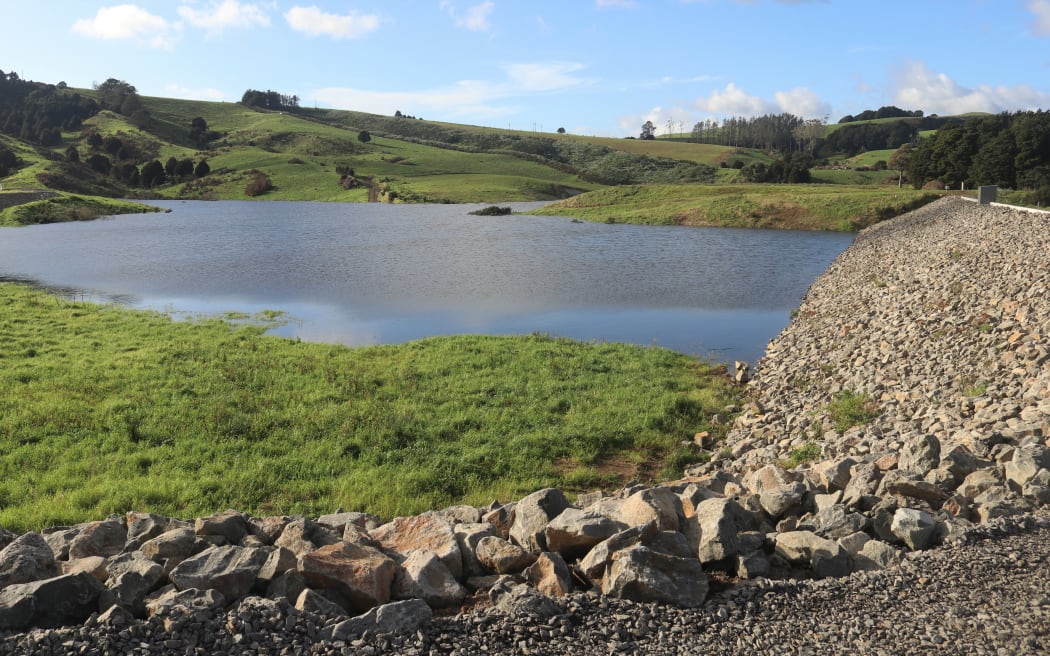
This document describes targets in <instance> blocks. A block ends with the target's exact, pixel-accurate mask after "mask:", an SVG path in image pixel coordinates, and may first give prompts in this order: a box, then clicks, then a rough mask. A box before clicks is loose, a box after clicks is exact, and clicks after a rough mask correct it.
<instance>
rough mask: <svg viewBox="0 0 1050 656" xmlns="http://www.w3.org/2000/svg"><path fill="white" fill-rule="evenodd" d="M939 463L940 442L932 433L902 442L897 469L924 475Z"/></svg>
mask: <svg viewBox="0 0 1050 656" xmlns="http://www.w3.org/2000/svg"><path fill="white" fill-rule="evenodd" d="M940 463H941V442H940V440H938V439H937V438H936V437H935V436H933V435H923V436H921V437H917V438H915V439H912V440H909V441H907V442H905V443H904V448H902V449H901V453H900V460H898V461H897V469H899V470H901V471H906V472H910V473H912V474H917V475H918V476H920V477H922V476H925V475H926V474H927V473H928V472H929V471H930V470H931V469H935V468H936V467H937V466H938V465H939V464H940Z"/></svg>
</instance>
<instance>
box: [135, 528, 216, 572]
mask: <svg viewBox="0 0 1050 656" xmlns="http://www.w3.org/2000/svg"><path fill="white" fill-rule="evenodd" d="M204 549H205V545H204V544H203V543H202V542H201V541H200V540H199V538H198V537H197V534H196V533H194V532H193V529H189V528H176V529H172V530H170V531H165V532H164V533H161V534H160V535H158V536H157V537H155V538H151V539H149V540H146V541H145V542H143V543H142V546H141V547H139V551H141V552H142V553H143V555H145V556H146V557H147V558H151V559H153V560H156V561H157V562H163V561H167V560H172V561H175V563H176V564H178V563H180V562H182V561H183V560H185V559H187V558H189V557H190V556H192V555H193V554H195V553H199V552H200V551H203V550H204Z"/></svg>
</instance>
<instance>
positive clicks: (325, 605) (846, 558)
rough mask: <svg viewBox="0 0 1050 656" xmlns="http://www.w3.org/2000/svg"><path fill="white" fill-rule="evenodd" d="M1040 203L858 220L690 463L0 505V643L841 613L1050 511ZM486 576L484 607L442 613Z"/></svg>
mask: <svg viewBox="0 0 1050 656" xmlns="http://www.w3.org/2000/svg"><path fill="white" fill-rule="evenodd" d="M1045 220H1046V219H1045V218H1042V217H1039V218H1035V217H1032V216H1028V215H1026V214H1025V213H1023V212H1017V211H1011V210H1006V209H1002V208H996V207H987V206H977V205H971V204H967V203H966V201H963V200H959V199H945V200H942V201H939V202H938V203H936V204H934V205H932V206H928V207H926V208H924V209H922V210H919V211H917V212H913V213H912V214H910V215H908V216H906V217H902V218H900V219H896V220H894V221H890V222H886V223H884V224H880V225H877V226H875V227H873V228H870V229H868V230H866V231H865V232H863V233H861V235H860V236H859V238H858V240H857V242H856V244H854V245H853V246H852V247H851V248H850V249H847V251H846V252H845V253H843V255H842V256H840V257H839V258H838V259H837V260H836V261H835V262H834V263H833V264H832V266H831V267H830V268H829V270H828V272H827V273H826V274H825V275H824V276H822V277H821V278H820V279H819V280H818V281H817V282H816V283H815V284H814V285H813V287H812V288H811V290H810V292H809V294H808V295H807V297H806V299H805V300H804V301H803V303H802V305H801V307H800V308H799V312H798V316H797V317H796V318H795V320H794V321H793V322H792V324H791V326H789V327H788V328H787V329H786V330H785V331H784V332H783V333H782V334H781V335H780V336H779V337H778V338H777V339H776V340H774V342H772V343H771V344H770V347H769V349H768V351H767V355H766V357H765V358H764V359H763V360H762V361H761V362H760V363H759V365H758V367H757V368H756V372H755V375H754V377H753V380H752V382H751V383H750V384H749V385H750V400H749V402H748V405H747V407H746V408H745V409H744V411H743V412H742V413H741V414H740V416H739V418H738V419H737V420H736V423H735V425H734V428H733V430H732V431H731V433H730V436H729V438H728V442H727V445H726V447H725V449H724V450H723V451H721V452H719V454H718V457H716V458H714V459H713V460H712V461H711V462H709V463H707V464H705V465H702V466H698V467H696V468H694V469H693V470H692V471H689V472H687V476H686V477H685V478H683V479H682V480H679V481H674V482H670V483H665V484H662V485H656V486H648V485H640V484H631V485H628V486H627V487H625V488H623V489H621V490H619V491H617V492H615V493H612V494H602V493H600V492H596V493H592V494H584V495H580V496H579V497H578V498H577V500H576V502H575V503H571V502H570V500H569V499H568V498H567V497H566V496H565V495H564V494H563V493H562V492H561V491H559V490H556V489H546V490H540V491H537V492H535V493H533V494H530V495H528V496H526V497H524V498H522V499H520V500H518V501H516V502H511V503H506V504H500V503H493V504H492V505H491V506H489V507H486V508H475V507H470V506H456V507H452V508H446V509H443V510H438V511H433V512H428V513H424V514H422V515H418V516H414V517H400V518H396V519H394V520H392V521H389V522H386V523H382V522H380V520H379V519H378V518H377V517H374V516H371V515H367V514H361V513H343V512H339V513H336V514H332V515H326V516H322V517H318V518H304V517H250V516H248V515H246V514H244V513H241V512H237V511H233V510H229V511H226V512H223V513H219V514H216V515H213V516H210V517H202V518H198V519H196V520H192V521H185V520H180V519H174V518H169V517H161V516H157V515H152V514H148V513H140V512H132V513H128V514H127V515H126V516H113V517H110V518H107V519H105V520H102V521H98V522H92V523H88V524H83V525H79V526H74V527H63V528H56V529H49V530H46V531H44V532H43V533H27V534H25V535H21V536H16V535H13V534H10V533H8V532H3V531H0V547H3V548H2V551H0V653H8V652H11V653H89V652H91V650H96V651H97V652H98V653H104V652H105V651H106V650H109V651H110V652H111V653H128V652H130V651H134V650H135V649H139V648H141V649H147V648H152V649H154V651H170V652H171V653H212V652H215V651H253V652H257V653H263V651H264V650H268V652H267V653H307V652H314V653H335V652H338V651H340V650H344V649H345V650H346V651H349V652H354V653H380V652H385V651H394V652H398V651H404V652H406V653H426V652H427V651H437V652H454V651H456V650H457V649H465V650H466V651H464V652H462V653H468V652H469V651H470V649H468V647H467V646H462V647H461V645H460V644H459V642H457V641H466V642H465V643H463V645H467V643H469V644H470V645H474V646H475V647H477V648H478V649H479V650H480V649H481V648H482V646H485V648H486V649H489V646H490V645H491V646H492V648H500V649H509V650H511V651H516V652H519V653H549V651H550V650H549V649H548V647H549V646H550V645H553V644H561V642H559V641H563V640H568V639H569V637H570V636H572V635H576V636H581V635H587V636H592V635H593V636H598V637H597V638H595V640H597V642H594V643H593V644H592V643H590V642H588V643H587V644H588V647H587V649H588V652H587V653H609V652H610V651H613V652H615V651H626V650H632V649H638V648H639V646H640V645H641V644H648V645H650V646H652V647H653V650H654V651H656V652H659V653H677V652H682V651H683V650H684V651H686V652H688V650H687V649H684V646H683V645H682V644H681V643H679V642H678V639H679V637H682V636H684V635H690V636H691V637H692V638H691V639H693V640H696V644H697V645H700V644H709V645H710V644H718V643H717V642H716V643H711V642H710V640H709V638H710V635H707V636H706V637H704V635H706V633H705V632H710V633H714V634H716V635H721V634H722V633H726V631H727V630H729V627H730V626H731V627H732V630H730V631H729V633H727V634H726V636H725V637H726V639H735V640H736V643H735V644H736V645H737V647H738V648H739V649H738V651H744V652H745V653H746V652H747V651H748V650H751V649H762V650H768V649H771V648H774V647H776V645H778V644H782V645H789V646H790V645H794V647H796V648H797V647H798V646H799V645H803V646H805V645H810V644H811V643H808V642H805V641H804V640H803V641H802V642H790V641H787V642H780V643H778V642H777V641H772V642H770V641H767V640H765V639H764V637H763V636H756V635H755V633H754V631H752V630H749V629H748V628H747V627H746V626H738V625H737V624H734V622H737V620H740V621H745V620H747V619H748V618H751V619H753V620H756V621H764V620H762V618H763V617H764V616H765V615H764V614H765V613H767V607H768V608H769V609H773V610H770V611H769V612H770V613H772V614H773V615H775V614H776V612H777V611H776V610H775V609H777V608H781V607H787V606H786V605H785V604H784V603H782V602H779V601H777V600H776V594H778V593H783V592H785V591H786V592H787V593H788V594H793V592H792V591H798V590H802V589H806V590H815V591H816V592H814V593H813V594H815V595H816V596H817V597H819V598H820V599H822V600H824V601H821V602H820V603H822V604H823V603H825V601H826V600H827V599H830V600H832V601H830V602H828V604H827V605H826V608H825V610H824V611H822V612H828V613H832V614H834V612H835V611H836V607H835V603H834V600H835V599H838V598H841V599H846V598H849V599H854V598H855V599H856V600H857V603H858V604H861V603H864V601H865V600H868V601H869V603H875V602H874V601H873V600H874V599H876V596H875V593H873V592H870V591H869V592H863V593H852V596H851V594H850V593H847V592H846V591H845V590H846V588H845V587H841V588H837V587H835V586H859V588H860V589H865V590H867V588H865V586H874V588H873V589H875V590H879V589H881V590H882V591H883V592H885V588H884V587H883V588H880V587H879V586H884V585H885V584H886V581H887V579H886V578H885V577H891V579H892V581H897V579H901V580H904V579H903V578H902V577H904V576H905V575H904V574H893V572H904V573H905V574H908V573H910V574H908V576H911V579H909V580H912V579H914V580H917V581H919V582H920V583H918V584H914V585H920V586H922V585H926V583H925V582H924V581H926V582H928V580H929V579H928V577H924V576H923V574H922V570H921V567H920V566H919V565H917V563H919V564H921V563H923V562H925V561H924V560H923V558H924V556H923V555H922V553H923V550H926V549H929V548H930V547H933V546H937V545H941V544H945V543H947V544H950V545H966V544H969V543H971V542H973V541H974V540H975V539H976V538H975V536H978V537H981V536H983V535H984V533H982V530H983V529H982V528H981V527H982V526H986V527H987V526H1000V525H1001V526H1013V527H1020V528H1021V529H1023V530H1022V531H1021V532H1022V533H1024V532H1025V531H1028V532H1029V533H1032V532H1038V533H1039V534H1040V535H1042V534H1050V522H1047V521H1046V520H1045V519H1039V520H1035V519H1033V517H1032V516H1031V515H1030V514H1028V513H1031V512H1033V511H1036V512H1040V511H1038V510H1037V509H1038V508H1039V507H1041V506H1043V505H1046V504H1047V503H1048V502H1050V443H1048V441H1047V437H1048V435H1050V348H1048V342H1047V340H1046V335H1047V333H1048V332H1050V293H1048V292H1050V290H1048V289H1047V287H1048V285H1050V266H1048V264H1050V248H1048V247H1047V245H1046V244H1047V240H1046V238H1045V235H1046V226H1045V223H1044V222H1045ZM1004 522H1006V523H1005V524H1004ZM1010 522H1013V523H1012V524H1011V523H1010ZM1002 532H1003V533H1005V534H1011V533H1012V532H1016V531H1011V530H1005V529H1004V530H1003V531H1002ZM985 533H988V531H985ZM988 534H989V535H994V534H995V531H991V532H990V533H988ZM1033 534H1034V533H1033ZM993 542H994V541H993ZM1010 553H1013V552H1010ZM1046 556H1047V554H1046V550H1045V549H1044V550H1043V551H1042V552H1041V553H1034V552H1033V553H1032V554H1030V555H1029V557H1028V558H1027V559H1025V558H1021V557H1020V556H1018V557H1016V558H1015V557H1013V556H1011V558H1013V560H1014V562H1016V563H1020V564H1019V565H1018V568H1019V569H1024V568H1033V567H1041V568H1042V569H1043V570H1045V569H1046V567H1045V563H1046V561H1047V557H1046ZM935 560H936V559H932V560H930V562H934V561H935ZM1029 560H1031V562H1029ZM953 565H954V564H953ZM997 565H998V563H997ZM1021 565H1023V567H1021ZM982 567H983V566H982ZM950 569H951V568H945V571H949V570H950ZM961 569H962V570H966V568H965V567H962V568H961ZM912 575H913V576H912ZM880 577H882V578H880ZM894 577H895V578H894ZM810 578H812V579H818V580H820V581H821V583H820V584H809V583H798V581H799V580H800V579H810ZM775 579H790V580H791V581H795V582H794V583H791V584H774V583H771V580H775ZM749 580H753V581H754V582H753V583H751V584H746V583H741V584H739V585H735V586H732V587H730V588H729V590H728V591H727V592H723V591H721V590H722V588H724V587H725V586H726V582H727V581H742V582H746V581H749ZM1004 580H1005V579H1004ZM1016 580H1017V585H1018V586H1021V585H1022V584H1023V580H1022V579H1021V578H1017V579H1016ZM825 582H826V583H825ZM807 585H813V586H815V587H812V588H805V586H807ZM892 585H893V586H896V585H897V584H896V583H893V584H892ZM909 585H913V584H909ZM822 586H823V587H822ZM892 589H893V590H896V589H898V588H897V587H893V588H892ZM1018 591H1020V587H1019V588H1018ZM1044 592H1045V591H1044ZM807 594H809V593H808V592H807ZM901 594H902V595H903V594H904V593H903V592H902V593H901ZM727 595H728V596H727ZM771 595H772V596H771ZM821 595H824V596H821ZM1021 596H1023V595H1021V594H1020V592H1018V595H1017V598H1018V599H1019V598H1020V597H1021ZM1036 597H1038V595H1036ZM1036 597H1033V599H1034V600H1035V601H1033V604H1035V605H1034V606H1032V617H1031V618H1029V619H1030V620H1031V621H1032V622H1034V624H1035V625H1036V626H1038V627H1040V628H1039V629H1038V630H1039V631H1044V628H1045V627H1046V626H1047V625H1050V613H1048V612H1044V611H1043V609H1044V607H1045V608H1046V609H1047V610H1048V611H1050V597H1047V596H1046V595H1045V594H1043V596H1042V597H1038V599H1036ZM877 598H878V599H881V601H879V602H878V603H879V604H880V609H885V608H886V607H887V605H889V606H892V604H893V602H894V599H890V598H888V597H887V598H886V599H883V598H882V597H877ZM901 598H903V597H901ZM1010 599H1011V600H1014V599H1015V598H1014V597H1011V598H1010ZM479 602H483V603H482V604H481V605H482V606H488V605H491V606H492V608H490V609H486V610H480V611H477V612H474V613H468V614H462V615H457V616H456V617H455V618H451V619H444V618H443V617H442V616H447V615H449V613H452V612H454V611H455V610H456V609H462V608H464V607H469V606H473V605H477V604H478V603H479ZM1010 603H1015V601H1011V602H1010ZM1016 603H1026V602H1016ZM671 609H678V610H671ZM435 611H436V612H437V614H438V616H439V617H436V618H435V616H434V614H435ZM952 612H954V611H952ZM683 613H685V614H683ZM688 613H692V615H689V614H688ZM959 617H960V619H959V622H961V625H967V626H969V624H967V622H968V621H967V620H966V616H965V615H962V616H959ZM500 618H515V619H514V621H512V622H508V621H507V620H506V619H500ZM690 618H692V619H690ZM854 619H855V621H856V622H859V621H864V620H862V618H854ZM721 621H725V622H729V623H730V624H727V625H726V627H724V628H722V629H721V630H719V629H717V627H716V626H714V625H716V624H717V623H718V622H721ZM705 622H706V624H705ZM854 624H855V622H854ZM854 624H850V626H854ZM62 626H70V627H71V628H66V629H56V628H55V627H62ZM843 626H846V623H844V624H843ZM34 627H35V628H34ZM216 627H219V628H216ZM522 627H529V628H528V630H527V631H525V630H523V629H522ZM698 627H699V628H698ZM705 627H707V628H705ZM854 628H856V627H854ZM869 628H870V627H869ZM479 631H482V632H485V631H490V632H492V633H491V635H486V637H484V638H479V637H478V635H477V633H478V632H479ZM392 633H393V634H397V636H400V637H397V636H390V635H389V634H392ZM788 633H790V631H787V632H786V633H785V634H784V635H785V636H786V635H787V634H788ZM855 633H856V634H857V635H862V634H864V631H862V630H861V629H860V628H856V631H855ZM701 634H704V635H701ZM851 635H853V634H851ZM997 635H998V634H997ZM384 636H386V637H384ZM999 637H1002V636H999ZM1008 637H1012V636H1008ZM1022 637H1023V638H1024V639H1025V640H1027V641H1029V642H1031V641H1033V640H1034V642H1033V643H1032V645H1034V647H1040V646H1045V643H1044V642H1042V641H1043V640H1045V638H1046V633H1045V632H1043V633H1040V634H1039V635H1038V636H1035V637H1033V636H1032V635H1030V634H1027V635H1024V636H1022ZM587 640H590V638H587ZM858 640H860V638H858ZM924 640H926V639H925V638H924ZM938 640H941V642H938ZM862 642H863V641H861V642H856V641H855V642H854V643H851V644H853V645H854V646H855V647H857V648H862V647H864V645H863V644H861V643H862ZM767 643H768V644H767ZM565 644H566V645H568V644H569V643H565ZM829 644H837V646H838V647H839V648H841V647H843V646H844V645H845V644H846V643H841V644H838V643H836V642H835V641H834V639H832V640H831V642H830V643H829ZM942 644H943V640H942V639H941V637H940V636H939V635H932V634H931V635H930V636H928V641H927V642H922V641H920V642H918V643H916V648H917V649H918V648H922V649H923V650H932V649H934V648H938V646H939V645H942ZM721 646H722V647H725V646H726V645H725V643H722V644H721ZM1030 646H1031V645H1030ZM471 648H472V647H471ZM554 651H559V652H565V651H567V648H566V647H565V646H563V647H559V648H557V649H555V650H554ZM1036 651H1037V650H1036ZM696 653H703V650H700V651H697V652H696ZM785 653H791V649H788V651H786V652H785ZM993 653H994V652H993ZM1031 653H1035V651H1031Z"/></svg>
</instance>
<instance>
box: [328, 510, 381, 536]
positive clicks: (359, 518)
mask: <svg viewBox="0 0 1050 656" xmlns="http://www.w3.org/2000/svg"><path fill="white" fill-rule="evenodd" d="M317 523H318V524H322V525H324V526H327V527H328V528H330V529H332V530H333V531H335V532H336V533H342V532H343V531H345V530H346V526H347V524H353V525H354V526H356V527H357V528H359V529H361V530H362V531H370V530H372V529H374V528H378V527H379V518H378V517H376V516H375V515H371V514H369V513H362V512H338V513H331V514H328V515H321V516H320V517H318V518H317Z"/></svg>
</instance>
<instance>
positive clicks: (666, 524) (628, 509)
mask: <svg viewBox="0 0 1050 656" xmlns="http://www.w3.org/2000/svg"><path fill="white" fill-rule="evenodd" d="M614 518H615V519H616V520H618V521H619V523H620V524H622V525H623V527H628V526H641V525H643V524H648V523H649V522H656V525H657V526H658V527H659V528H660V530H661V531H677V530H678V529H679V527H680V526H681V523H682V520H683V511H682V500H681V498H679V497H678V495H677V494H675V493H674V492H673V491H672V490H670V489H668V488H666V487H654V488H648V489H645V490H639V491H638V492H635V493H634V494H632V495H630V496H629V497H627V499H625V500H624V502H623V504H621V505H620V507H619V508H618V509H617V511H616V514H615V517H614ZM615 532H616V531H613V533H615ZM610 535H611V534H610ZM606 537H608V536H606ZM603 539H604V538H603ZM592 546H593V545H592ZM548 549H549V550H551V551H553V550H554V549H553V548H551V547H550V546H549V545H548Z"/></svg>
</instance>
